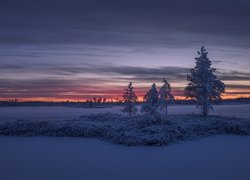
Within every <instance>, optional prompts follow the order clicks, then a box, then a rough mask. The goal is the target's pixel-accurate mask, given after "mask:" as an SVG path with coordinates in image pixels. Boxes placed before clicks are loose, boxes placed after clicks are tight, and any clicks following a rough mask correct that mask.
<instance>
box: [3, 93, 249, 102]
mask: <svg viewBox="0 0 250 180" xmlns="http://www.w3.org/2000/svg"><path fill="white" fill-rule="evenodd" d="M94 97H95V96H93V97H92V98H83V99H78V98H47V97H34V98H0V101H15V99H16V100H17V101H18V102H86V101H87V100H93V98H94ZM221 97H222V99H236V98H250V94H245V95H237V94H236V95H227V94H223V95H222V96H221ZM98 98H99V97H97V96H96V99H97V100H98ZM100 98H102V99H103V98H105V96H103V97H100ZM174 99H175V100H185V99H186V97H184V96H175V97H174ZM119 100H122V96H114V97H112V98H106V101H107V102H110V101H113V102H118V101H119ZM138 101H139V102H142V101H143V96H138Z"/></svg>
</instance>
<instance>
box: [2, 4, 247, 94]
mask: <svg viewBox="0 0 250 180" xmlns="http://www.w3.org/2000/svg"><path fill="white" fill-rule="evenodd" d="M249 7H250V1H248V0H238V1H230V0H210V1H201V0H199V1H198V0H189V1H184V0H182V1H181V0H152V1H149V0H145V1H142V0H140V1H139V0H133V1H132V0H127V1H123V0H113V1H111V0H105V1H103V0H72V1H66V0H50V1H49V0H40V1H39V0H38V1H34V0H22V1H20V0H2V1H1V2H0V73H1V74H0V75H1V76H0V84H1V86H0V98H7V99H10V98H28V99H34V98H45V99H83V98H91V97H94V96H97V97H98V96H101V97H104V96H106V97H114V96H119V95H120V94H121V92H122V88H123V87H124V86H126V85H127V83H128V82H129V81H133V82H134V86H135V87H136V89H137V90H138V93H139V95H142V94H144V93H145V91H146V90H147V88H148V87H149V86H150V85H151V84H152V83H153V82H156V83H157V85H159V86H160V81H161V79H162V78H167V79H169V81H170V82H171V84H172V87H173V89H174V92H175V95H182V90H183V88H184V87H185V86H186V84H187V81H186V74H187V73H188V71H189V68H191V67H192V66H194V63H195V61H194V57H196V56H197V53H196V52H197V51H198V50H199V48H200V47H201V46H202V45H204V46H205V47H206V49H207V50H208V52H209V58H210V59H211V60H212V63H213V64H212V65H213V67H215V68H217V74H218V76H219V77H220V78H221V79H222V80H223V81H224V82H225V84H226V85H227V94H226V95H230V96H250V59H249V57H250V51H249V49H250V24H249V22H250V11H249Z"/></svg>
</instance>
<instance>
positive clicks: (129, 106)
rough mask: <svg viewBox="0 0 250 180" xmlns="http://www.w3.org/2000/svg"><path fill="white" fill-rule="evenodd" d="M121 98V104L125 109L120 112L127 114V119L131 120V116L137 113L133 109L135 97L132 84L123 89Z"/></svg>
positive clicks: (134, 108) (135, 109)
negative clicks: (122, 103)
mask: <svg viewBox="0 0 250 180" xmlns="http://www.w3.org/2000/svg"><path fill="white" fill-rule="evenodd" d="M122 97H123V102H124V104H125V107H124V109H123V110H122V111H123V112H126V113H128V115H129V118H131V116H132V114H135V113H136V112H137V108H136V107H135V102H136V101H137V96H136V95H135V92H134V87H133V85H132V82H130V83H129V84H128V86H127V87H126V88H125V89H124V92H123V96H122Z"/></svg>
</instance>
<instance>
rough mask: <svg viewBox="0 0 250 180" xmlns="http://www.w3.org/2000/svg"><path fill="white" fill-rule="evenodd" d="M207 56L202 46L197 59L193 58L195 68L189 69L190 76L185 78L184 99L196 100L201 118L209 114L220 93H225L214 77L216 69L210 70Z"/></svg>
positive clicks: (222, 86)
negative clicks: (186, 83)
mask: <svg viewBox="0 0 250 180" xmlns="http://www.w3.org/2000/svg"><path fill="white" fill-rule="evenodd" d="M207 54H208V53H207V52H206V49H205V48H204V47H203V46H202V48H201V51H200V52H198V55H199V57H197V58H195V60H196V65H195V67H194V68H192V69H190V73H191V74H189V75H188V76H187V80H188V81H189V83H188V86H187V87H186V89H185V95H186V97H187V98H192V99H195V100H196V102H197V106H198V107H200V108H201V110H202V114H203V116H207V115H208V114H209V110H210V109H213V107H212V104H211V103H212V101H213V100H220V99H221V96H220V95H221V93H223V92H224V91H225V85H224V83H222V82H221V81H220V80H219V79H218V78H217V77H216V75H214V72H215V71H216V69H214V68H211V61H210V60H209V58H208V57H207Z"/></svg>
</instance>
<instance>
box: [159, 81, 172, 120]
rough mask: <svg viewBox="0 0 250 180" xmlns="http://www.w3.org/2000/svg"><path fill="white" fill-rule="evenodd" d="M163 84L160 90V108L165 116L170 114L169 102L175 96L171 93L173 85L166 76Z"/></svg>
mask: <svg viewBox="0 0 250 180" xmlns="http://www.w3.org/2000/svg"><path fill="white" fill-rule="evenodd" d="M162 82H163V86H162V87H161V88H160V90H159V110H160V112H161V114H162V115H163V116H167V115H168V104H169V102H170V101H171V100H172V99H173V98H174V96H173V95H172V93H171V86H170V84H169V82H168V81H167V80H166V79H165V78H164V79H163V80H162Z"/></svg>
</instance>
